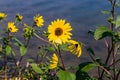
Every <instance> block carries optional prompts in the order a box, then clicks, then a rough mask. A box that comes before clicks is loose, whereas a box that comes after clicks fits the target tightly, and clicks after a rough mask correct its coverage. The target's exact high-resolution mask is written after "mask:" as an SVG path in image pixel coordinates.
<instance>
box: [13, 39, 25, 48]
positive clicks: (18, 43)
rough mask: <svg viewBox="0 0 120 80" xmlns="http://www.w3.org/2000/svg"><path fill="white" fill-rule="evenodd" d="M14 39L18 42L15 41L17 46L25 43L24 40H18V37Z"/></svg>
mask: <svg viewBox="0 0 120 80" xmlns="http://www.w3.org/2000/svg"><path fill="white" fill-rule="evenodd" d="M13 39H14V40H15V41H16V43H15V45H16V46H22V45H23V44H22V42H21V41H20V40H18V39H17V38H15V37H14V38H13Z"/></svg>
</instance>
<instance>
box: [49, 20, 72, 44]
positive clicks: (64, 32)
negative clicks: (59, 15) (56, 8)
mask: <svg viewBox="0 0 120 80" xmlns="http://www.w3.org/2000/svg"><path fill="white" fill-rule="evenodd" d="M65 22H66V21H65V20H62V19H57V20H55V21H53V22H51V24H50V25H49V26H48V33H49V35H48V39H49V41H52V42H53V43H57V44H62V43H65V42H67V41H68V39H70V38H71V35H72V34H71V33H70V31H71V30H72V28H71V26H70V23H65Z"/></svg>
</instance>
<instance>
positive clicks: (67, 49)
mask: <svg viewBox="0 0 120 80" xmlns="http://www.w3.org/2000/svg"><path fill="white" fill-rule="evenodd" d="M59 47H60V49H61V50H63V51H69V48H68V44H61V45H59Z"/></svg>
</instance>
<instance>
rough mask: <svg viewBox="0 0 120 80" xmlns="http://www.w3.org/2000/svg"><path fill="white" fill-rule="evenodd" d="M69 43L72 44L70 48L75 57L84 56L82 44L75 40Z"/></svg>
mask: <svg viewBox="0 0 120 80" xmlns="http://www.w3.org/2000/svg"><path fill="white" fill-rule="evenodd" d="M68 42H69V43H70V45H69V46H68V48H69V49H70V52H71V53H72V54H74V55H77V57H80V56H81V54H82V48H81V44H80V43H78V42H77V41H74V40H69V41H68Z"/></svg>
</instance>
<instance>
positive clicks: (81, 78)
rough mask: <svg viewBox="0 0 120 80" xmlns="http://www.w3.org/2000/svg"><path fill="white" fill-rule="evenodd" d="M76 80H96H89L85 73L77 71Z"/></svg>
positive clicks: (92, 79) (91, 79) (90, 79)
mask: <svg viewBox="0 0 120 80" xmlns="http://www.w3.org/2000/svg"><path fill="white" fill-rule="evenodd" d="M76 80H97V79H95V78H91V77H90V76H89V75H88V73H87V72H84V71H80V70H78V71H77V72H76Z"/></svg>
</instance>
